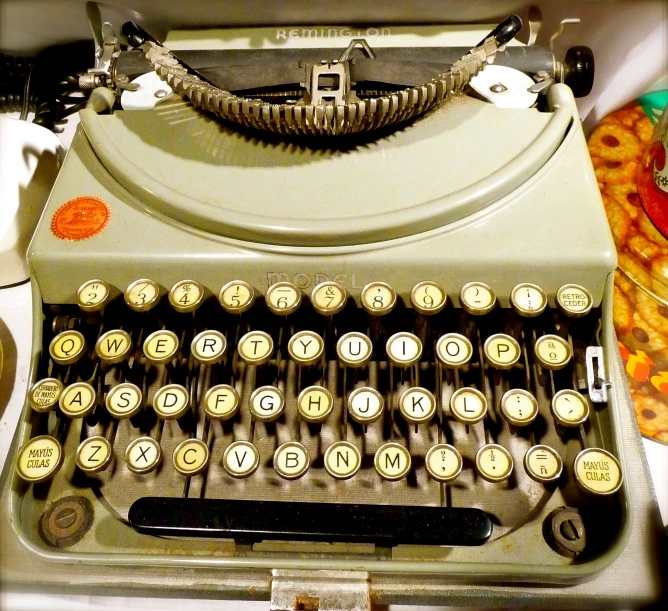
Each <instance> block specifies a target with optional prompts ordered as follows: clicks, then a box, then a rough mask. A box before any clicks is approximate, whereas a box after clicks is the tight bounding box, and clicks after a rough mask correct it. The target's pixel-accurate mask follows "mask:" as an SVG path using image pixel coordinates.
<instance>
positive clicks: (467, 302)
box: [459, 282, 496, 316]
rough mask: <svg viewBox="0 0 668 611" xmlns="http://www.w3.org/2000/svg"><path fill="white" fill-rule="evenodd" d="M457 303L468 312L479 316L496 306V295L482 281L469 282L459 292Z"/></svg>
mask: <svg viewBox="0 0 668 611" xmlns="http://www.w3.org/2000/svg"><path fill="white" fill-rule="evenodd" d="M459 303H460V305H461V306H462V309H463V310H464V311H466V312H468V313H469V314H473V315H475V316H481V315H483V314H487V313H488V312H491V311H492V310H493V309H494V306H496V295H495V294H494V291H493V290H492V289H491V287H489V286H487V285H486V284H485V283H484V282H469V283H468V284H465V285H464V286H463V287H462V290H461V291H460V292H459Z"/></svg>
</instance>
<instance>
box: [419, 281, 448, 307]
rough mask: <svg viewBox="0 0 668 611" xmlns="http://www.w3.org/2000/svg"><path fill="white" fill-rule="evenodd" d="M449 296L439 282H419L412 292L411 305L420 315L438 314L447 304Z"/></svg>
mask: <svg viewBox="0 0 668 611" xmlns="http://www.w3.org/2000/svg"><path fill="white" fill-rule="evenodd" d="M447 300H448V294H447V293H446V292H445V290H444V289H443V287H442V286H441V285H440V284H438V283H437V282H432V281H430V280H426V281H425V282H419V283H418V284H416V285H415V286H414V287H413V290H412V291H411V305H412V306H413V309H414V310H415V311H416V312H419V313H420V314H427V315H429V314H438V313H439V312H440V311H441V310H442V309H443V308H444V307H445V304H446V303H447Z"/></svg>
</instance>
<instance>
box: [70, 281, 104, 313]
mask: <svg viewBox="0 0 668 611" xmlns="http://www.w3.org/2000/svg"><path fill="white" fill-rule="evenodd" d="M109 293H110V291H109V285H108V284H107V283H106V282H105V281H104V280H88V282H84V283H83V284H82V285H81V286H80V287H79V290H78V291H77V305H78V306H79V309H80V310H83V311H84V312H96V311H98V310H101V309H102V308H103V307H104V305H105V304H106V303H107V301H108V300H109Z"/></svg>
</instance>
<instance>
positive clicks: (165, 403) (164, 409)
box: [153, 384, 190, 420]
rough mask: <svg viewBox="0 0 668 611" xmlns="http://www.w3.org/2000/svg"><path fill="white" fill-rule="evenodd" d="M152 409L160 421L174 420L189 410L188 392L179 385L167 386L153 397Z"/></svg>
mask: <svg viewBox="0 0 668 611" xmlns="http://www.w3.org/2000/svg"><path fill="white" fill-rule="evenodd" d="M153 409H154V410H155V413H156V414H157V415H158V418H160V419H162V420H176V419H178V418H181V417H182V416H185V414H186V413H187V412H188V409H190V398H189V396H188V391H187V390H186V389H185V388H184V387H183V386H181V385H180V384H167V386H162V387H161V388H159V389H158V392H156V393H155V396H154V397H153Z"/></svg>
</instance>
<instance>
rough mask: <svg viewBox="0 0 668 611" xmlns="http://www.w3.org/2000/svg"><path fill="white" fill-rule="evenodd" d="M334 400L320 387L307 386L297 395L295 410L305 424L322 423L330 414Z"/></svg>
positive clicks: (330, 394)
mask: <svg viewBox="0 0 668 611" xmlns="http://www.w3.org/2000/svg"><path fill="white" fill-rule="evenodd" d="M333 407H334V398H333V397H332V393H331V392H329V391H328V390H327V389H326V388H323V387H322V386H309V387H308V388H305V389H304V390H302V391H301V392H300V393H299V397H297V409H298V410H299V413H300V415H301V417H302V418H303V419H304V420H306V421H307V422H324V421H325V420H327V417H328V416H329V415H330V414H331V413H332V409H333Z"/></svg>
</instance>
